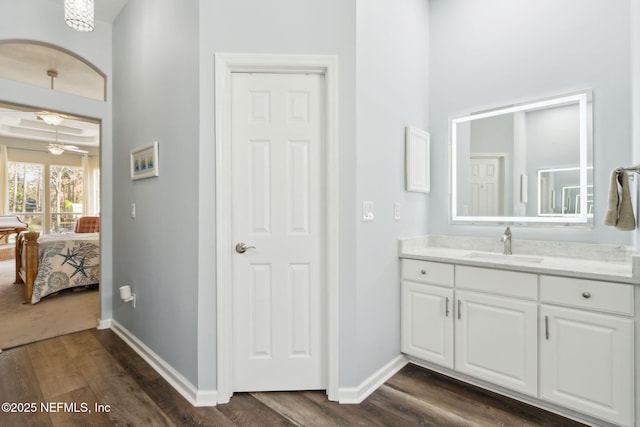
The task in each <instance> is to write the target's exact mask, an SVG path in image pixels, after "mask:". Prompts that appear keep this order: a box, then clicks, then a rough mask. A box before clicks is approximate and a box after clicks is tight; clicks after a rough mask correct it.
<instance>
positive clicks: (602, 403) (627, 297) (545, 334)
mask: <svg viewBox="0 0 640 427" xmlns="http://www.w3.org/2000/svg"><path fill="white" fill-rule="evenodd" d="M540 289H541V301H542V304H541V307H540V331H541V337H540V397H541V398H542V399H545V400H548V401H550V402H553V403H557V404H561V405H563V406H565V407H568V408H571V409H574V410H577V411H580V412H582V413H585V414H589V415H592V416H594V417H598V418H601V419H603V420H607V421H610V422H612V423H615V424H616V425H621V426H631V425H633V419H632V414H633V405H634V378H633V375H632V372H633V364H634V352H633V342H634V337H633V317H632V315H633V286H631V285H624V284H614V283H603V282H597V281H590V280H580V279H570V278H557V277H551V276H541V278H540Z"/></svg>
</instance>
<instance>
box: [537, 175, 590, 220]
mask: <svg viewBox="0 0 640 427" xmlns="http://www.w3.org/2000/svg"><path fill="white" fill-rule="evenodd" d="M578 214H580V169H579V168H565V169H541V170H539V171H538V215H539V216H556V217H563V216H575V215H578ZM587 215H588V216H589V217H593V168H591V167H588V168H587Z"/></svg>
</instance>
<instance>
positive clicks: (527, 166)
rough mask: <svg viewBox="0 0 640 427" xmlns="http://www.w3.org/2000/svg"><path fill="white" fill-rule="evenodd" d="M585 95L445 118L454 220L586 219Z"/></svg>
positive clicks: (588, 142) (588, 112)
mask: <svg viewBox="0 0 640 427" xmlns="http://www.w3.org/2000/svg"><path fill="white" fill-rule="evenodd" d="M591 116H592V102H591V92H590V91H580V92H575V93H571V94H564V95H560V96H556V97H551V98H545V99H540V100H535V101H531V102H526V103H520V104H512V105H508V106H503V107H499V108H494V109H491V110H484V111H478V112H472V113H469V114H466V115H464V116H460V117H456V118H453V119H451V122H450V132H451V183H452V185H451V219H452V222H454V223H482V224H487V223H494V224H495V223H499V224H504V223H514V224H520V223H521V224H549V225H558V224H563V225H583V226H584V225H589V224H591V223H592V222H593V178H592V152H593V150H592V129H591V122H592V119H591Z"/></svg>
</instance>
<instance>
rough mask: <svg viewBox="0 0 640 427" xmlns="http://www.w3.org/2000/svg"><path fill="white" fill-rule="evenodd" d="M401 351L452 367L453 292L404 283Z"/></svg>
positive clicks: (436, 287) (435, 287)
mask: <svg viewBox="0 0 640 427" xmlns="http://www.w3.org/2000/svg"><path fill="white" fill-rule="evenodd" d="M401 341H402V352H403V353H406V354H408V355H410V356H415V357H417V358H420V359H423V360H426V361H429V362H434V363H437V364H439V365H442V366H446V367H447V368H453V290H452V289H447V288H441V287H438V286H430V285H424V284H420V283H414V282H407V281H403V282H402V338H401Z"/></svg>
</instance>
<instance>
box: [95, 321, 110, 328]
mask: <svg viewBox="0 0 640 427" xmlns="http://www.w3.org/2000/svg"><path fill="white" fill-rule="evenodd" d="M96 328H97V329H109V328H111V319H98V326H97V327H96Z"/></svg>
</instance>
